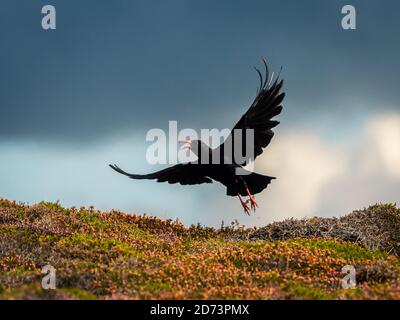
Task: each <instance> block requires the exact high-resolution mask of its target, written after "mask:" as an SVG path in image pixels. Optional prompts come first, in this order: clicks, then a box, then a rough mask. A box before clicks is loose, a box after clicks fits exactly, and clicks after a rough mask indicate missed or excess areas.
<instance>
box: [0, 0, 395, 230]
mask: <svg viewBox="0 0 400 320" xmlns="http://www.w3.org/2000/svg"><path fill="white" fill-rule="evenodd" d="M349 3H350V4H352V5H354V6H355V8H356V10H357V30H355V31H345V30H343V29H342V28H341V25H340V21H341V18H342V15H341V8H342V6H343V5H345V4H349ZM45 4H52V5H54V6H55V7H56V10H57V30H56V31H44V30H43V29H42V28H41V18H42V15H41V8H42V6H43V5H45ZM398 12H400V4H399V3H398V2H397V1H387V0H385V1H377V0H371V1H355V0H354V1H350V2H349V1H328V0H324V1H316V0H315V1H311V0H305V1H294V0H285V1H235V2H232V1H218V2H217V1H201V2H200V1H152V2H149V1H128V0H118V1H89V0H84V1H77V0H68V1H67V0H58V1H52V2H51V3H50V2H47V1H36V0H29V1H28V0H25V1H23V0H16V1H9V0H4V1H2V2H1V4H0V39H1V43H2V48H1V50H0V70H1V72H0V112H1V113H0V121H1V126H0V196H2V197H7V198H11V199H16V200H18V201H24V202H30V203H35V202H38V201H41V200H51V201H55V200H60V201H61V202H62V203H63V204H64V205H67V206H72V205H75V206H79V205H95V206H96V207H98V208H101V209H111V208H117V209H121V210H126V211H130V212H138V213H143V212H147V213H150V214H153V215H157V216H160V217H164V218H180V219H181V220H183V221H184V222H185V223H197V222H200V223H202V224H211V225H219V223H220V222H221V220H225V221H230V220H233V219H239V220H240V221H241V222H243V223H245V224H246V225H260V224H264V223H267V222H269V221H271V220H274V219H275V220H276V219H283V218H287V217H291V216H295V217H301V216H306V215H339V214H343V213H346V212H347V211H349V210H352V209H357V208H359V207H362V206H367V205H369V204H372V203H375V202H380V201H384V202H385V201H392V202H394V201H399V200H400V199H399V196H398V195H397V194H396V192H395V191H394V190H396V188H398V187H400V182H399V181H400V178H399V177H398V176H397V171H396V168H395V165H393V163H396V160H397V158H396V157H398V153H397V150H398V149H399V148H400V147H399V145H400V144H398V143H397V142H398V140H397V138H398V139H400V137H398V136H397V134H398V131H397V129H396V128H397V124H398V123H397V122H396V121H398V115H399V114H400V103H399V100H400V99H399V98H400V92H399V90H398V83H399V82H400V73H399V70H400V60H399V59H398V57H399V56H400V45H399V41H398V39H399V36H400V22H399V20H398ZM261 57H266V58H267V59H268V61H269V62H270V67H271V68H272V69H273V70H275V71H278V70H279V68H280V67H281V66H282V67H283V72H282V77H283V78H284V80H285V87H284V90H285V92H286V93H287V96H286V99H285V102H284V107H285V109H284V112H283V113H282V115H281V116H280V118H279V120H280V121H281V125H280V126H279V128H278V129H277V134H276V136H275V138H274V141H273V144H272V145H271V148H270V149H267V150H266V152H265V157H263V158H262V159H260V161H259V162H260V163H259V164H258V166H259V169H260V170H261V171H262V173H265V174H269V175H272V176H277V177H278V180H277V182H276V183H275V186H274V184H273V185H271V188H269V189H268V190H267V191H265V194H264V193H263V195H262V196H260V201H261V202H262V208H261V209H260V210H259V211H257V213H256V215H255V216H253V217H250V218H248V217H244V215H243V214H242V212H241V208H240V205H239V203H238V201H237V200H236V199H234V198H230V197H226V196H225V190H224V188H223V187H222V186H219V185H217V184H214V185H212V186H210V185H207V186H194V187H183V186H171V185H160V184H156V183H155V182H151V181H140V182H139V181H130V180H128V179H124V177H121V176H118V175H116V174H115V173H114V172H112V171H111V170H110V169H109V168H108V167H107V164H108V163H114V162H115V163H118V164H120V165H121V167H123V168H126V170H127V171H132V172H138V173H141V172H147V171H154V170H157V169H159V168H160V167H154V166H150V165H149V164H147V162H146V159H145V152H146V148H147V147H148V145H149V144H148V143H147V142H146V141H145V135H146V133H147V131H148V130H150V129H152V128H162V129H167V128H168V121H170V120H176V121H178V125H179V127H180V129H183V128H187V127H189V128H194V129H197V130H198V129H201V128H220V129H222V128H227V127H228V128H229V127H231V126H232V125H233V124H234V123H235V122H236V121H237V120H238V119H239V117H240V116H241V115H242V114H243V113H244V112H245V111H246V109H247V108H248V106H249V104H250V103H251V101H252V99H253V98H254V94H255V91H256V88H257V85H258V79H257V75H256V73H255V72H254V70H253V69H252V67H253V66H259V65H260V64H261V60H260V59H261ZM289 155H291V156H290V158H291V159H293V161H292V162H290V161H288V158H289ZM299 163H303V165H302V166H300V167H298V166H297V165H298V164H299ZM314 168H319V169H318V170H319V171H318V172H316V171H315V170H314ZM274 171H275V172H274ZM279 179H280V180H279ZM299 179H302V180H303V181H304V180H306V181H308V184H307V186H301V185H300V186H299V185H297V184H298V182H299V181H298V180H299ZM377 180H378V182H377ZM299 191H301V192H299ZM302 192H304V194H303V193H302ZM349 192H350V193H351V194H352V196H351V197H350V196H349Z"/></svg>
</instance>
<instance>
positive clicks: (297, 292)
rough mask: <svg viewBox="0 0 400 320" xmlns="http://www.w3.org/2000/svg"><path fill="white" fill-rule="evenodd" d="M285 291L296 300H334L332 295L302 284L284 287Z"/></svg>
mask: <svg viewBox="0 0 400 320" xmlns="http://www.w3.org/2000/svg"><path fill="white" fill-rule="evenodd" d="M283 290H284V291H285V292H287V293H289V294H290V295H294V298H296V299H306V300H328V299H331V298H332V297H331V295H330V294H328V293H327V292H326V291H324V290H322V289H320V288H316V287H312V286H307V285H305V284H301V283H288V284H286V285H285V286H284V288H283Z"/></svg>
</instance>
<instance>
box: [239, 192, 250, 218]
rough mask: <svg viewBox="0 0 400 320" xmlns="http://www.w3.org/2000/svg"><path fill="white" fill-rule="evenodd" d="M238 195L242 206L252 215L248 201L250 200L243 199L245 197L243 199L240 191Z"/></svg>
mask: <svg viewBox="0 0 400 320" xmlns="http://www.w3.org/2000/svg"><path fill="white" fill-rule="evenodd" d="M237 196H238V198H239V200H240V203H241V204H242V207H243V210H244V212H245V213H247V214H248V215H250V208H249V206H248V205H247V202H248V201H249V200H247V201H246V202H245V201H243V199H242V197H241V196H240V194H239V193H238V194H237Z"/></svg>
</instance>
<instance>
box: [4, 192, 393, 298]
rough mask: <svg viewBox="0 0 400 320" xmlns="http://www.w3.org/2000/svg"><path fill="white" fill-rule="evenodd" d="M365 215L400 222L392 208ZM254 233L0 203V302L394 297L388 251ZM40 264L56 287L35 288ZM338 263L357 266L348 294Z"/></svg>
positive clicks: (55, 206) (90, 210) (91, 211)
mask: <svg viewBox="0 0 400 320" xmlns="http://www.w3.org/2000/svg"><path fill="white" fill-rule="evenodd" d="M371 210H372V211H371ZM371 210H370V211H369V212H375V213H373V215H379V214H382V212H383V213H386V212H389V211H390V212H391V214H393V215H394V217H400V210H398V209H396V208H395V207H394V206H392V205H385V206H375V207H372V209H371ZM374 210H375V211H374ZM315 219H318V218H315ZM262 230H265V229H262V228H261V229H258V230H246V229H243V228H238V227H234V226H231V227H228V228H221V229H218V230H216V229H212V228H206V227H200V226H191V227H189V228H186V227H184V226H183V225H182V224H180V223H179V222H173V221H163V220H160V219H157V218H155V217H149V216H137V215H126V214H123V213H120V212H116V211H113V212H109V213H107V212H98V211H96V210H94V209H93V208H80V209H76V208H71V209H65V208H63V207H61V206H60V205H59V204H54V203H40V204H38V205H34V206H27V205H23V204H17V203H15V202H10V201H7V200H1V199H0V298H1V299H400V292H399V288H400V260H399V258H398V257H397V256H396V254H397V252H395V251H393V250H386V249H385V248H387V247H382V248H380V249H379V248H378V249H371V247H369V246H368V245H365V243H360V242H357V241H358V239H357V241H353V242H351V241H342V240H337V239H336V240H335V239H329V238H328V237H320V238H314V237H312V236H310V235H308V236H307V237H303V238H295V239H291V238H290V237H287V236H285V237H284V238H285V240H268V241H265V240H262V239H261V238H260V236H259V234H260V232H261V231H262ZM274 230H275V229H274ZM254 235H258V236H257V237H254ZM397 236H398V235H394V236H391V237H388V239H397ZM396 245H400V244H398V243H395V244H394V245H392V246H391V247H390V246H389V247H390V248H392V247H395V246H396ZM389 247H388V248H389ZM48 264H50V265H52V266H54V268H56V286H57V289H56V290H43V289H42V288H41V279H42V277H43V275H42V274H41V268H42V267H43V266H45V265H48ZM345 265H353V266H354V267H355V268H356V271H357V288H356V289H347V290H346V289H342V287H341V279H342V277H343V275H342V274H341V269H342V267H343V266H345Z"/></svg>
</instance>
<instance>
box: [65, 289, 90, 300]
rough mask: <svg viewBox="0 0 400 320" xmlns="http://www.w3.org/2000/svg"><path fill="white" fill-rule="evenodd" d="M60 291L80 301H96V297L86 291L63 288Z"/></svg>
mask: <svg viewBox="0 0 400 320" xmlns="http://www.w3.org/2000/svg"><path fill="white" fill-rule="evenodd" d="M59 290H60V291H62V292H64V293H66V294H67V295H68V296H71V297H72V298H75V299H79V300H96V299H97V298H96V296H94V295H93V294H92V293H90V292H89V291H86V290H82V289H79V288H61V289H59Z"/></svg>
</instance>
